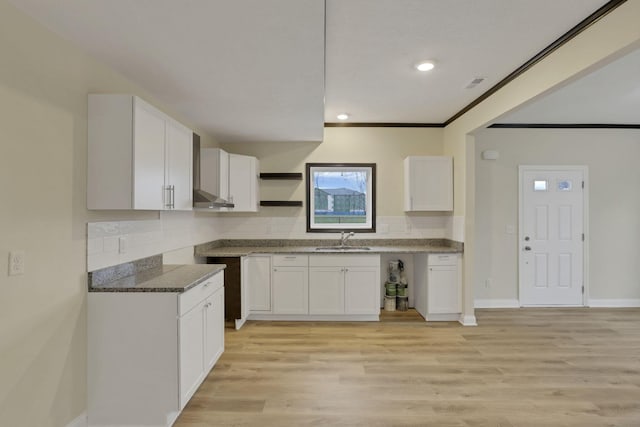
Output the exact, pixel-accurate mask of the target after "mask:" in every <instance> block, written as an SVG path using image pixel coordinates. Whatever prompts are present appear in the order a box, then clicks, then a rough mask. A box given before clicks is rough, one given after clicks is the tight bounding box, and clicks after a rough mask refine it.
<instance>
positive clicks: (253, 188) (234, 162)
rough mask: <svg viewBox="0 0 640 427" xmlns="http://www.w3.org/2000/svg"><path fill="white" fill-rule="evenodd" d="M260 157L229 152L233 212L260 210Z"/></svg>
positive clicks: (230, 191)
mask: <svg viewBox="0 0 640 427" xmlns="http://www.w3.org/2000/svg"><path fill="white" fill-rule="evenodd" d="M259 169H260V167H259V162H258V159H257V158H255V157H252V156H242V155H240V154H229V199H230V201H231V202H233V204H235V205H236V206H235V208H232V209H230V211H232V212H258V207H259V204H260V202H259V199H260V198H259V196H258V191H259V188H260V187H259V185H258V179H259V176H260V173H259Z"/></svg>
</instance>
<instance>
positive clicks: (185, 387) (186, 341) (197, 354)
mask: <svg viewBox="0 0 640 427" xmlns="http://www.w3.org/2000/svg"><path fill="white" fill-rule="evenodd" d="M204 306H205V302H204V301H202V302H201V303H200V304H198V305H196V306H195V307H194V308H193V309H191V310H190V311H189V312H187V313H186V314H184V315H183V316H182V317H180V320H179V324H180V327H179V328H180V337H179V342H180V408H181V409H182V408H184V405H186V404H187V402H188V401H189V399H190V398H191V396H193V393H195V391H196V390H197V389H198V387H199V386H200V383H201V382H202V380H203V379H204V377H205V372H204V366H205V363H204V354H205V352H204V328H205V322H204V310H205V307H204Z"/></svg>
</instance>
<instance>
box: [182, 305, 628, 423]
mask: <svg viewBox="0 0 640 427" xmlns="http://www.w3.org/2000/svg"><path fill="white" fill-rule="evenodd" d="M389 314H392V313H389ZM389 314H387V315H385V316H383V321H382V322H377V323H373V322H371V323H368V322H367V323H321V322H317V323H304V322H248V323H247V324H246V325H245V326H244V327H243V328H242V329H241V330H240V331H234V330H231V329H227V330H226V331H225V332H226V350H225V353H224V354H223V355H222V357H221V359H220V361H219V362H218V364H217V365H216V367H215V368H214V369H213V370H212V371H211V374H210V375H209V377H208V378H207V380H206V381H205V382H204V384H203V385H202V386H201V387H200V389H199V390H198V392H197V393H196V394H195V396H194V397H193V399H192V400H191V402H190V403H189V404H188V405H187V407H186V408H185V410H184V412H183V413H182V415H181V416H180V418H179V419H178V421H177V422H176V424H175V425H176V426H178V427H187V426H189V427H192V426H283V427H284V426H308V425H313V426H325V425H326V426H443V427H447V426H535V427H538V426H581V427H582V426H629V427H631V426H634V427H637V426H640V309H586V308H585V309H510V310H497V309H493V310H477V311H476V316H477V318H478V322H479V326H477V327H463V326H461V325H459V324H457V323H450V322H446V323H436V324H426V323H425V322H423V321H421V320H420V319H421V318H419V316H418V315H417V314H416V313H415V312H414V311H409V312H404V313H398V312H396V313H393V314H394V315H393V316H389Z"/></svg>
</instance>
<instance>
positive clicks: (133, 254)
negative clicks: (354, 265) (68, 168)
mask: <svg viewBox="0 0 640 427" xmlns="http://www.w3.org/2000/svg"><path fill="white" fill-rule="evenodd" d="M463 227H464V218H463V217H455V216H451V215H445V214H434V215H403V216H386V217H385V216H379V217H377V218H376V228H377V232H376V233H375V234H371V233H363V234H357V235H356V236H355V239H358V238H363V239H375V238H381V239H402V238H412V239H439V238H447V239H451V240H455V241H459V242H462V241H464V229H463ZM337 236H338V234H337V233H307V231H306V218H305V217H304V216H302V215H299V216H264V215H242V216H239V215H226V214H221V213H219V214H209V213H199V212H161V213H160V219H155V220H144V221H110V222H91V223H88V225H87V271H94V270H97V269H100V268H105V267H109V266H112V265H116V264H122V263H125V262H129V261H134V260H137V259H140V258H145V257H148V256H152V255H158V254H162V253H165V252H169V251H174V250H176V249H183V248H185V250H188V249H186V248H188V247H193V246H194V245H197V244H201V243H206V242H209V241H212V240H217V239H264V238H269V239H310V238H312V239H335V238H337ZM182 257H183V256H182ZM183 258H184V257H183Z"/></svg>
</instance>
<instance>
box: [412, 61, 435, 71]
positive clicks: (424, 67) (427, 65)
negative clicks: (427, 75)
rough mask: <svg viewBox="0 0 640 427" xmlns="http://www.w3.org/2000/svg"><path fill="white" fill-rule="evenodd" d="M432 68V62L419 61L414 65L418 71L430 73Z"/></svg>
mask: <svg viewBox="0 0 640 427" xmlns="http://www.w3.org/2000/svg"><path fill="white" fill-rule="evenodd" d="M433 67H435V64H434V63H433V61H421V62H418V63H417V64H416V69H417V70H418V71H430V70H433Z"/></svg>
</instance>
